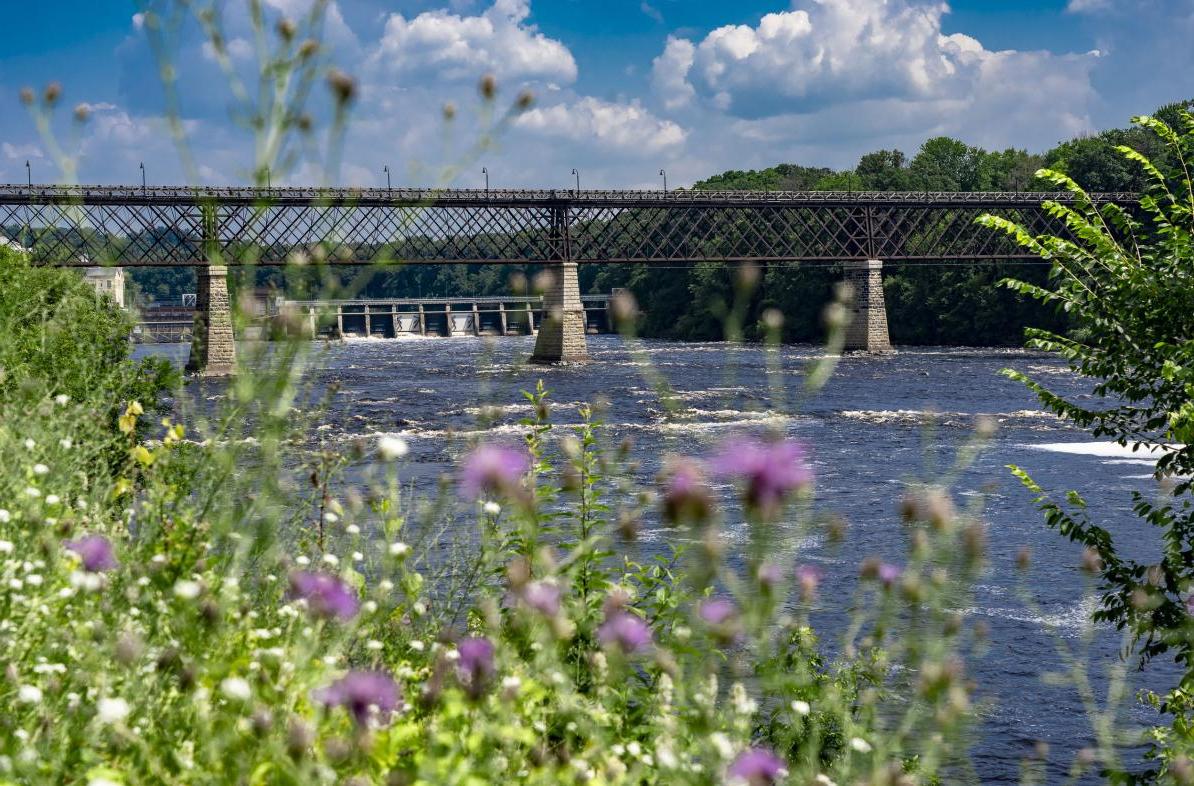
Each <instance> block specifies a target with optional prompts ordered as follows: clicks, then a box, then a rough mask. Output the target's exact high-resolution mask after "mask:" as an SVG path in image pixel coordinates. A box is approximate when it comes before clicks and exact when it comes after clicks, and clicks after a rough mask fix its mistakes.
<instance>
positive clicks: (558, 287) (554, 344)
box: [531, 262, 589, 363]
mask: <svg viewBox="0 0 1194 786" xmlns="http://www.w3.org/2000/svg"><path fill="white" fill-rule="evenodd" d="M548 270H550V271H551V272H552V274H553V276H552V281H551V284H550V286H548V288H547V291H546V292H544V293H543V322H542V324H540V325H539V335H538V337H537V338H536V339H535V351H534V353H532V354H531V362H532V363H581V362H584V361H586V360H588V359H589V352H588V348H587V345H586V343H585V307H584V304H583V303H581V300H580V282H579V280H578V279H577V275H576V263H575V262H558V263H553V264H552V265H551V267H549V268H548Z"/></svg>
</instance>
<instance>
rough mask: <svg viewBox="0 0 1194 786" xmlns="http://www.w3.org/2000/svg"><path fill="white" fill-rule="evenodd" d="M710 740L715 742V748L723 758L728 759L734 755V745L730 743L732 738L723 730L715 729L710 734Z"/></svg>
mask: <svg viewBox="0 0 1194 786" xmlns="http://www.w3.org/2000/svg"><path fill="white" fill-rule="evenodd" d="M709 742H710V743H712V744H713V749H714V750H715V751H717V755H718V756H720V757H721V758H723V759H728V758H730V756H733V755H734V746H733V744H731V743H730V738H729V737H727V736H726V735H725V734H723V733H722V732H720V731H715V732H713V733H712V734H710V735H709Z"/></svg>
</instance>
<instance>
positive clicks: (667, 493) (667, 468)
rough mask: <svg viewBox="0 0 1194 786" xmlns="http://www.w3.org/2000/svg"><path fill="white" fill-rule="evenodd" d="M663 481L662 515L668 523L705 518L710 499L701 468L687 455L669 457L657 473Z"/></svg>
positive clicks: (696, 520)
mask: <svg viewBox="0 0 1194 786" xmlns="http://www.w3.org/2000/svg"><path fill="white" fill-rule="evenodd" d="M660 480H661V482H662V483H663V486H664V490H663V518H664V520H665V521H670V522H672V523H684V522H699V521H704V520H705V519H707V518H709V514H710V513H711V512H712V509H713V499H712V497H711V496H710V494H709V487H708V484H707V483H706V482H705V472H704V469H703V468H702V467H701V465H700V464H699V463H697V462H696V461H693V460H691V459H683V458H673V459H671V460H669V461H668V462H667V463H666V464H665V465H664V469H663V472H662V473H661V475H660Z"/></svg>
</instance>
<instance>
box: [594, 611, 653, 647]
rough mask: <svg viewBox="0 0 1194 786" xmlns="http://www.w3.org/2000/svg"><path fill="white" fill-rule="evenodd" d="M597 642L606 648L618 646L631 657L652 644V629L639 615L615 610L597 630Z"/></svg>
mask: <svg viewBox="0 0 1194 786" xmlns="http://www.w3.org/2000/svg"><path fill="white" fill-rule="evenodd" d="M597 640H598V641H600V642H601V643H602V644H603V645H604V646H606V647H610V646H616V647H617V648H618V649H620V650H622V652H623V653H625V654H627V655H629V654H630V653H632V652H638V651H639V650H642V649H646V648H647V647H648V646H649V645H650V644H651V629H650V628H649V627H648V626H647V623H646V622H644V621H643V620H642V619H641V618H640V617H638V616H637V615H635V614H631V613H630V612H628V611H621V610H615V611H612V612H611V613H609V614H607V615H606V617H605V622H603V623H601V627H599V628H598V629H597Z"/></svg>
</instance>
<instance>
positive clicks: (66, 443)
mask: <svg viewBox="0 0 1194 786" xmlns="http://www.w3.org/2000/svg"><path fill="white" fill-rule="evenodd" d="M58 444H59V445H61V446H62V449H63V450H70V449H71V448H72V447H74V445H75V443H74V442H73V441H71V438H70V437H63V438H62V439H60V440H58Z"/></svg>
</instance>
